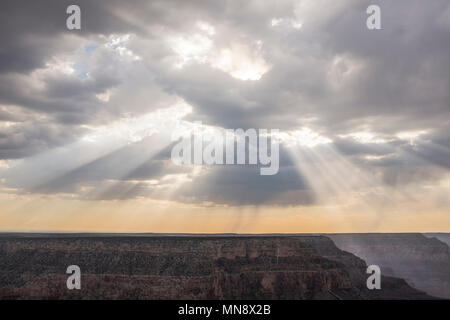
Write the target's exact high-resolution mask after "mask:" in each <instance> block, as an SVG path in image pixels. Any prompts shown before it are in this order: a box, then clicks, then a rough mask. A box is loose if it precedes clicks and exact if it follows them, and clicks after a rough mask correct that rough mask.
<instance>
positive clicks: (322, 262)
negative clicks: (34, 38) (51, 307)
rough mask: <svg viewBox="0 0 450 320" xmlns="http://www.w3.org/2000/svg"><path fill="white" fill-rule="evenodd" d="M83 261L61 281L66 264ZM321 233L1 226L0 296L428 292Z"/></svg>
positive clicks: (405, 295)
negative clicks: (377, 283) (23, 230)
mask: <svg viewBox="0 0 450 320" xmlns="http://www.w3.org/2000/svg"><path fill="white" fill-rule="evenodd" d="M69 265H78V266H80V268H81V273H82V276H81V286H82V288H81V290H68V289H67V287H66V279H67V277H68V275H67V274H65V272H66V268H67V266H69ZM365 269H366V264H365V262H364V261H363V260H361V259H360V258H358V257H356V256H354V255H353V254H350V253H348V252H344V251H342V250H340V249H338V248H337V247H336V246H335V245H334V243H333V242H332V241H331V240H330V239H329V238H328V237H325V236H228V237H221V236H216V237H213V236H209V237H201V236H189V237H180V236H112V235H103V236H92V235H78V236H77V235H34V236H30V235H2V236H0V270H1V273H0V298H1V299H429V298H431V297H430V296H428V295H426V294H425V293H423V292H420V291H418V290H416V289H413V288H411V287H410V286H409V285H408V284H407V283H406V282H405V281H404V280H402V279H397V278H392V277H383V278H382V283H383V287H382V289H381V290H368V289H367V288H366V279H367V277H368V275H367V274H366V273H365Z"/></svg>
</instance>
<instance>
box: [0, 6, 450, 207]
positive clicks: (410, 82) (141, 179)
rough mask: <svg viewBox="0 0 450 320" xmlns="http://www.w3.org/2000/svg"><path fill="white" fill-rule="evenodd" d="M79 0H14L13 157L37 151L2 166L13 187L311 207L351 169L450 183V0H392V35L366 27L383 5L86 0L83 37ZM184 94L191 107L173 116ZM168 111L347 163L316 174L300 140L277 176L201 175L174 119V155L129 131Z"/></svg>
mask: <svg viewBox="0 0 450 320" xmlns="http://www.w3.org/2000/svg"><path fill="white" fill-rule="evenodd" d="M69 4H71V3H70V2H69V1H56V0H54V1H51V0H46V1H44V2H42V3H34V2H30V1H22V0H18V1H14V2H7V3H5V4H4V5H3V6H2V11H1V12H0V35H1V38H2V40H3V42H2V46H1V49H0V159H2V160H6V159H9V160H11V159H21V160H22V162H20V163H19V162H17V163H18V164H17V166H13V167H8V168H7V169H4V170H3V171H2V175H3V176H4V177H5V179H6V180H5V181H6V185H7V186H8V187H11V188H17V190H20V192H36V193H54V194H58V193H71V194H73V195H74V196H75V197H80V198H84V199H91V200H92V199H116V198H117V199H127V198H136V197H149V198H156V199H158V198H163V197H168V196H169V195H170V197H171V198H172V199H173V200H175V201H180V202H188V203H214V204H218V205H233V206H235V205H258V204H267V205H311V204H314V203H317V201H318V199H319V198H320V197H319V196H318V194H320V193H321V192H322V191H323V190H318V189H317V186H319V185H320V186H324V185H326V184H328V185H330V184H332V185H333V186H332V187H331V189H334V188H335V187H336V185H335V184H336V183H335V182H333V181H326V180H327V179H326V177H328V178H329V179H331V178H330V177H331V176H333V173H335V172H336V171H337V170H339V169H342V167H343V166H344V164H345V168H346V170H347V171H349V170H348V169H349V167H350V168H352V170H354V171H352V170H350V171H351V172H361V171H362V172H363V174H361V176H363V175H364V176H366V175H367V176H368V177H370V178H369V180H371V181H373V183H376V184H378V183H379V184H380V185H381V186H382V187H383V188H400V189H401V188H402V185H404V184H409V185H411V184H413V185H414V184H415V185H417V186H420V185H421V184H422V183H427V184H431V185H433V184H438V183H439V181H440V180H441V179H445V177H446V175H447V173H448V168H449V162H448V159H450V157H449V150H450V144H449V139H450V138H449V133H448V132H449V123H448V121H447V120H446V119H449V117H450V107H449V101H450V90H448V89H449V88H450V78H449V76H448V75H449V74H450V56H449V54H448V52H450V28H449V25H450V24H449V23H448V22H449V19H448V17H449V15H448V12H450V5H449V4H448V1H446V0H436V1H433V3H427V4H425V3H424V2H423V1H420V0H412V1H411V0H408V1H396V2H395V3H392V2H391V1H384V0H380V1H379V4H380V6H381V9H382V30H380V31H369V30H367V28H366V27H365V19H366V13H365V8H366V7H367V6H368V5H369V4H370V3H369V2H368V1H363V2H361V1H356V0H346V1H339V3H334V2H332V1H326V0H323V1H312V0H302V1H277V2H271V3H261V2H259V1H249V2H246V3H245V4H243V3H239V2H236V1H220V2H209V3H207V4H205V3H199V2H196V1H175V0H174V1H151V2H148V1H143V0H142V1H134V2H133V3H126V2H123V1H118V0H113V1H94V2H93V1H79V2H78V3H77V4H78V5H79V6H80V7H81V10H82V29H81V30H79V31H73V32H72V31H68V30H67V29H66V28H65V18H66V14H65V8H66V7H67V6H68V5H69ZM180 101H181V102H182V103H184V104H186V105H188V106H189V107H190V111H191V112H185V113H183V112H181V113H179V114H178V115H177V114H176V111H173V110H174V109H170V108H172V107H173V106H174V105H177V104H178V103H180ZM158 110H169V113H168V114H166V118H170V117H173V118H174V119H175V120H176V121H175V122H180V121H185V122H193V121H202V122H203V123H204V124H206V125H210V126H217V127H221V128H231V129H237V128H244V129H247V128H267V129H271V128H274V129H280V131H281V132H282V134H285V135H291V136H293V137H295V139H297V140H298V141H297V142H298V143H297V144H296V147H297V145H298V146H300V148H301V149H302V150H303V151H302V152H304V153H305V154H307V155H308V157H309V159H316V160H317V159H321V158H329V157H330V155H331V156H334V157H335V158H337V159H338V160H337V161H332V162H330V163H329V164H328V163H321V164H319V163H316V166H315V167H313V168H315V169H314V170H317V172H315V171H314V172H304V171H305V168H304V167H303V171H302V164H299V163H296V162H297V161H298V159H297V160H296V159H292V158H290V157H291V156H292V153H294V154H295V151H292V148H293V147H292V146H288V143H287V142H286V141H285V143H284V145H283V148H282V150H283V151H282V155H281V156H282V157H284V162H282V164H281V168H280V172H279V174H278V175H276V176H274V177H261V176H259V175H258V174H257V172H258V170H257V168H252V167H244V168H242V167H230V166H218V167H206V168H204V170H202V171H201V172H194V171H195V170H194V169H193V168H180V167H176V166H173V165H172V164H171V163H170V160H169V159H168V158H167V151H168V150H169V149H167V148H169V147H170V141H169V140H168V136H169V135H170V132H169V131H170V130H171V129H173V126H174V124H173V123H171V124H170V125H167V124H165V125H166V130H167V131H168V132H167V133H166V135H165V136H164V137H161V136H158V137H160V140H159V141H157V142H155V141H153V140H154V137H155V136H153V138H152V139H153V140H152V141H153V142H152V143H154V146H153V148H150V149H152V150H156V149H158V150H159V148H160V149H161V150H159V151H160V152H162V153H151V155H150V154H148V153H146V152H147V150H149V141H150V140H149V138H148V137H142V136H140V135H138V138H137V139H135V140H133V141H128V142H125V141H123V140H125V139H121V138H117V137H118V136H120V135H124V134H125V133H124V131H123V130H122V129H120V128H122V127H124V126H125V127H126V126H128V127H130V128H131V127H134V126H139V130H141V131H142V130H145V123H144V124H143V123H142V122H145V121H149V125H148V127H149V128H154V127H156V124H155V123H157V122H159V123H160V124H162V123H163V120H161V119H162V118H161V116H159V118H158V116H157V115H156V114H157V112H158ZM127 119H128V120H129V119H141V120H140V121H137V122H133V121H131V122H130V121H128V120H127ZM151 119H154V120H151ZM155 119H156V120H155ZM117 123H119V124H120V123H121V124H122V125H115V124H117ZM161 126H164V125H161ZM161 126H160V127H161ZM108 130H109V131H111V132H116V135H115V136H114V137H115V138H111V137H110V138H108V139H107V141H108V142H107V143H105V142H104V140H102V139H101V138H100V139H99V140H95V141H94V140H92V139H91V138H92V137H93V136H96V137H97V136H98V137H102V135H105V131H106V132H107V131H108ZM158 130H159V129H158ZM295 132H297V133H299V132H300V133H301V132H303V134H300V135H295V134H293V133H295ZM305 132H310V133H312V134H313V135H315V136H317V137H320V139H321V140H320V141H327V147H321V146H315V145H311V143H308V141H306V140H308V139H309V138H308V137H307V134H306V136H305V134H304V133H305ZM405 132H406V133H408V132H409V133H411V132H422V133H421V134H419V135H418V136H414V135H412V136H411V134H410V135H408V134H406V135H405ZM292 134H293V135H292ZM106 135H107V134H106ZM116 138H117V145H116V148H113V145H114V139H116ZM89 139H91V140H92V141H94V142H92V141H91V140H89ZM295 139H294V140H295ZM88 140H89V141H91V144H90V145H89V146H87V145H88V143H87V142H86V141H88ZM303 140H305V141H303ZM119 142H120V143H119ZM124 144H125V145H124ZM106 146H108V148H106ZM155 146H158V148H156V147H155ZM296 147H294V148H293V149H295V148H296ZM162 150H165V153H164V152H163V151H162ZM330 150H332V151H333V152H335V153H330V152H331V151H330ZM73 152H77V154H85V155H84V156H80V158H83V161H81V160H80V161H79V162H76V161H75V160H74V159H72V158H71V157H73ZM155 152H156V151H155ZM9 160H8V161H9ZM335 160H336V159H335ZM17 161H18V160H17ZM47 162H55V163H57V165H55V168H52V169H50V168H48V165H47V164H46V163H47ZM337 164H339V165H338V166H337ZM333 165H334V166H335V167H333ZM336 166H337V167H336ZM19 168H21V169H24V168H26V170H25V171H24V172H26V173H27V174H24V173H22V174H20V173H18V171H19ZM310 169H311V167H310ZM320 170H322V171H321V173H320V172H319V171H320ZM339 174H342V173H339ZM321 179H322V180H323V181H321V182H320V183H316V184H315V183H312V182H314V181H315V180H321ZM344 180H345V179H344ZM174 181H175V182H174ZM38 182H39V183H38ZM174 184H176V186H173V185H174ZM357 185H358V186H359V187H360V188H361V190H362V189H364V188H367V186H366V185H365V184H364V183H359V184H357ZM371 187H372V186H371ZM386 190H388V189H386ZM363 191H364V190H362V191H361V192H363Z"/></svg>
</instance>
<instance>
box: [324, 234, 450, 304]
mask: <svg viewBox="0 0 450 320" xmlns="http://www.w3.org/2000/svg"><path fill="white" fill-rule="evenodd" d="M441 235H442V236H444V235H445V234H441ZM328 236H329V237H330V238H331V239H332V240H333V241H334V242H335V243H336V245H337V246H338V247H339V248H340V249H342V250H345V251H348V252H351V253H353V254H354V255H356V256H358V257H360V258H362V259H364V260H365V262H366V263H367V264H375V265H378V266H380V268H381V272H382V274H383V275H387V276H393V277H399V278H403V279H405V280H406V281H407V282H408V284H409V285H411V286H412V287H415V288H417V289H419V290H422V291H425V292H427V293H428V294H430V295H433V296H436V297H442V298H447V299H450V248H449V246H448V245H447V244H446V243H444V242H442V241H440V240H438V239H437V238H434V237H425V236H424V235H422V234H419V233H416V234H336V235H328Z"/></svg>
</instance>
